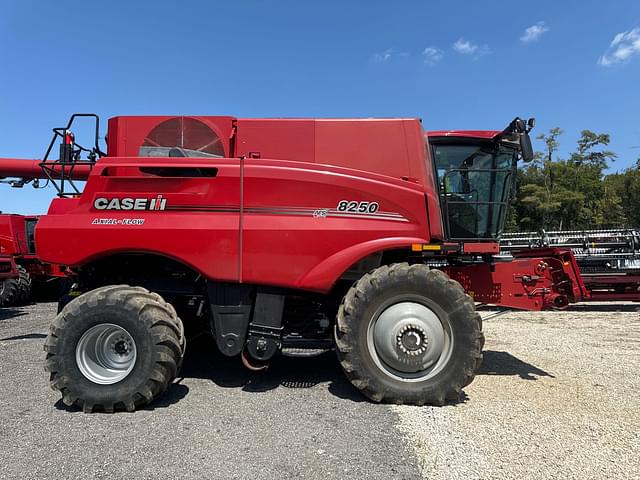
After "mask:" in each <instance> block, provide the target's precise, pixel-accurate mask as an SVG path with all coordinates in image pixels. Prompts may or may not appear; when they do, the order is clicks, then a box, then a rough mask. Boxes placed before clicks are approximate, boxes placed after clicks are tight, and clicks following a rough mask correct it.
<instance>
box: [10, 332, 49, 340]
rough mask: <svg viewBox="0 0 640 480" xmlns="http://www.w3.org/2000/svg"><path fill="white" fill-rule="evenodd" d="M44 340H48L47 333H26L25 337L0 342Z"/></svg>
mask: <svg viewBox="0 0 640 480" xmlns="http://www.w3.org/2000/svg"><path fill="white" fill-rule="evenodd" d="M44 338H47V334H46V333H25V334H24V335H14V336H13V337H5V338H0V342H12V341H14V340H40V339H44Z"/></svg>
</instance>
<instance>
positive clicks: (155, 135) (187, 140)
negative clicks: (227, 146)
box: [139, 117, 224, 157]
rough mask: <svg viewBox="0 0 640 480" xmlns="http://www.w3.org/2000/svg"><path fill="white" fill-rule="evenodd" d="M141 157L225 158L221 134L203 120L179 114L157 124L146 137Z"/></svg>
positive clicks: (141, 149)
mask: <svg viewBox="0 0 640 480" xmlns="http://www.w3.org/2000/svg"><path fill="white" fill-rule="evenodd" d="M139 154H140V156H141V157H169V156H171V157H174V156H176V157H224V149H223V147H222V142H221V140H220V137H218V135H217V134H216V133H215V132H214V131H213V130H212V129H211V128H209V127H208V126H207V125H206V124H204V123H202V122H201V121H200V120H196V119H195V118H189V117H176V118H172V119H169V120H165V121H164V122H162V123H160V124H158V125H156V126H155V127H154V128H153V130H151V132H149V134H148V135H147V136H146V138H145V139H144V142H143V143H142V146H141V147H140V152H139Z"/></svg>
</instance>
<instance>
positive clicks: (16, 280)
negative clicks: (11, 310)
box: [0, 256, 20, 307]
mask: <svg viewBox="0 0 640 480" xmlns="http://www.w3.org/2000/svg"><path fill="white" fill-rule="evenodd" d="M19 295H20V275H19V274H18V269H17V268H16V264H15V262H14V261H13V257H8V256H0V307H7V306H11V305H13V303H14V301H15V300H16V298H17V297H19Z"/></svg>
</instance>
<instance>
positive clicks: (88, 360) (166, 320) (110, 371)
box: [44, 285, 185, 413]
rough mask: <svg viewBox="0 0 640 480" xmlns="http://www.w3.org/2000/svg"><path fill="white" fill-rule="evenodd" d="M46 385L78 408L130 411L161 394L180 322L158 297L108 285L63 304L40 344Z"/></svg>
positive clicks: (178, 351) (177, 359)
mask: <svg viewBox="0 0 640 480" xmlns="http://www.w3.org/2000/svg"><path fill="white" fill-rule="evenodd" d="M44 349H45V351H46V352H47V356H46V365H45V369H46V370H47V371H48V372H50V382H51V387H52V388H53V389H54V390H58V391H60V393H61V394H62V401H63V402H64V403H65V404H66V405H69V406H71V405H76V406H78V407H80V408H82V409H83V411H84V412H87V413H90V412H95V411H103V412H113V411H116V410H128V411H134V410H135V409H136V408H139V407H141V406H143V405H146V404H148V403H150V402H151V401H153V400H154V399H155V398H157V397H158V396H159V395H161V394H162V393H163V392H164V391H165V390H166V389H167V388H168V386H169V384H170V383H171V382H172V381H173V379H174V378H175V377H176V375H177V373H178V370H179V368H180V365H181V363H182V358H183V356H184V349H185V338H184V329H183V326H182V321H181V320H180V319H179V318H178V316H177V315H176V312H175V310H174V308H173V306H171V305H170V304H169V303H167V302H165V301H164V300H163V299H162V297H160V295H158V294H156V293H150V292H149V291H148V290H146V289H144V288H141V287H130V286H128V285H112V286H107V287H101V288H98V289H96V290H92V291H90V292H87V293H85V294H83V295H80V296H79V297H77V298H75V299H74V300H72V301H71V302H69V303H68V304H67V305H66V306H65V307H64V308H63V309H62V311H61V312H60V313H59V314H58V316H57V317H56V319H55V320H54V321H53V324H52V325H51V328H50V333H49V336H48V337H47V340H46V342H45V346H44Z"/></svg>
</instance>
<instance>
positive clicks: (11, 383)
mask: <svg viewBox="0 0 640 480" xmlns="http://www.w3.org/2000/svg"><path fill="white" fill-rule="evenodd" d="M594 308H595V310H594ZM616 308H618V309H620V310H621V311H616ZM54 312H55V307H54V305H53V304H39V305H32V306H28V307H24V308H20V309H2V310H0V381H1V382H2V384H1V385H2V388H1V389H0V402H1V404H2V410H1V412H2V413H1V422H0V478H83V479H86V478H106V477H108V478H125V477H126V478H178V477H179V478H205V477H207V478H274V477H280V478H323V479H330V478H358V479H360V478H385V479H388V478H399V479H413V478H416V479H418V478H422V477H424V478H434V479H439V478H448V479H449V478H607V477H608V478H640V460H639V459H638V457H639V456H640V436H639V435H640V433H639V432H640V395H639V394H638V387H639V386H640V385H639V384H640V379H639V376H638V373H637V372H638V371H640V312H638V311H637V310H636V306H633V305H619V306H617V307H613V308H612V307H610V306H595V307H594V306H590V307H589V310H588V311H587V310H585V307H577V309H575V310H573V311H568V312H561V313H559V312H553V313H544V314H540V313H517V314H508V315H503V316H501V317H498V318H495V319H493V320H489V321H487V322H485V333H486V335H487V345H486V347H485V349H486V352H485V362H484V364H483V367H482V371H481V373H480V375H479V376H478V377H477V378H476V380H475V382H474V383H473V384H472V385H470V386H469V387H467V389H466V398H465V399H464V400H463V401H462V402H460V403H458V404H457V405H449V406H446V407H441V408H431V407H423V408H415V407H389V406H383V405H374V404H371V403H369V402H366V401H364V400H363V398H362V397H361V396H360V395H359V394H358V393H357V392H355V391H354V389H353V388H352V387H351V386H350V385H349V383H348V382H347V381H346V380H345V379H344V377H343V375H342V372H341V371H340V369H339V366H338V364H337V362H336V360H335V358H334V357H333V355H327V356H324V357H320V358H318V359H287V358H283V359H279V360H278V361H277V362H275V363H274V365H273V366H272V368H271V369H270V370H269V371H268V372H267V373H266V374H262V375H253V374H250V373H248V372H246V371H245V370H244V369H243V368H242V367H241V366H240V365H239V364H238V362H235V361H232V360H229V359H225V358H221V357H220V356H218V355H215V354H213V353H212V344H211V343H209V342H207V341H205V340H200V341H196V342H191V343H190V344H189V348H188V350H187V351H188V354H187V358H186V360H185V365H184V368H183V378H180V379H178V382H177V383H176V384H174V385H173V386H172V387H171V389H170V390H169V392H168V394H167V395H165V396H164V397H163V398H162V399H160V400H159V401H158V402H156V403H154V404H153V405H151V406H150V407H149V408H147V409H145V410H142V411H139V412H135V413H132V414H129V413H120V414H116V415H108V414H94V415H85V414H83V413H80V412H77V411H75V410H72V409H68V408H66V407H65V406H64V405H63V404H62V403H61V402H60V401H59V396H58V394H57V393H56V392H53V391H52V390H50V389H49V387H48V381H47V375H46V374H45V373H44V371H43V368H42V363H43V355H44V353H43V352H42V344H43V342H44V338H45V335H46V331H47V329H48V324H49V322H50V320H51V319H52V318H53V315H54Z"/></svg>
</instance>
